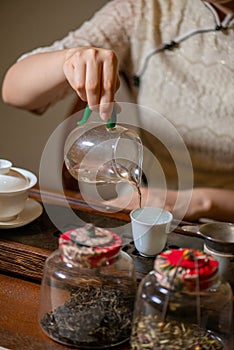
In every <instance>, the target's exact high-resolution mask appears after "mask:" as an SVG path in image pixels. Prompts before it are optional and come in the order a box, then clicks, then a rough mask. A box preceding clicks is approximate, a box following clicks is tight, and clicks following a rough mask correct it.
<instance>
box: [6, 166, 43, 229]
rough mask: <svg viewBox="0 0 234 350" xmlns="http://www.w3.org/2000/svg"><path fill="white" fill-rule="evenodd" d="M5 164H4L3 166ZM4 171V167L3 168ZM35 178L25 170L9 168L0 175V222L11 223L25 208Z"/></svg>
mask: <svg viewBox="0 0 234 350" xmlns="http://www.w3.org/2000/svg"><path fill="white" fill-rule="evenodd" d="M5 164H7V163H4V165H5ZM3 168H4V169H5V166H4V167H3ZM36 182H37V177H36V175H34V174H33V173H31V172H30V171H28V170H26V169H20V168H14V167H11V168H9V169H8V170H7V171H5V170H4V172H2V173H0V221H1V222H5V221H11V220H14V219H16V217H17V216H18V215H19V214H20V213H21V212H22V211H23V209H24V208H25V204H26V200H27V198H28V195H29V190H30V189H31V188H32V187H33V186H34V185H35V184H36Z"/></svg>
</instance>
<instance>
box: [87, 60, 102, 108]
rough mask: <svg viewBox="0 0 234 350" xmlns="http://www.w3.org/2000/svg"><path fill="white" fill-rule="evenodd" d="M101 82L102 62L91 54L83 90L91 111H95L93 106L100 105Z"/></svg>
mask: <svg viewBox="0 0 234 350" xmlns="http://www.w3.org/2000/svg"><path fill="white" fill-rule="evenodd" d="M101 82H102V62H100V61H99V60H98V59H97V58H96V54H93V55H92V57H91V58H89V60H88V62H87V64H86V82H85V89H86V95H87V101H88V104H89V106H90V108H91V109H96V107H95V106H97V105H99V103H100V94H101V92H100V91H101V87H100V85H101Z"/></svg>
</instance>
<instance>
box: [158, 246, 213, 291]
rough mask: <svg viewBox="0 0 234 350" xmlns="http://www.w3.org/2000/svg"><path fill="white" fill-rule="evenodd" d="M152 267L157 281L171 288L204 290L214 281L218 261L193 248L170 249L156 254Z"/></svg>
mask: <svg viewBox="0 0 234 350" xmlns="http://www.w3.org/2000/svg"><path fill="white" fill-rule="evenodd" d="M154 269H155V272H156V276H157V278H158V281H159V282H160V283H161V284H162V285H163V286H165V287H167V288H170V289H173V290H184V291H195V290H197V289H199V290H204V289H207V288H209V287H210V286H211V285H212V284H213V283H214V277H216V276H217V272H218V261H217V260H216V259H215V258H214V257H213V256H211V255H209V254H206V253H204V252H202V251H199V250H194V249H187V248H181V249H172V250H167V251H165V252H163V253H161V254H159V255H158V257H157V258H156V259H155V263H154Z"/></svg>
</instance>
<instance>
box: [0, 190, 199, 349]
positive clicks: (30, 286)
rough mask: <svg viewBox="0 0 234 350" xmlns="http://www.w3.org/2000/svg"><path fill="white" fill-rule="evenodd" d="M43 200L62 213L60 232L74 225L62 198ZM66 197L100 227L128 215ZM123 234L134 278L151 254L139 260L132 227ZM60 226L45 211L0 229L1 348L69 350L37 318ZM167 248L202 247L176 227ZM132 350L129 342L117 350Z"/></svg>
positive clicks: (148, 265)
mask: <svg viewBox="0 0 234 350" xmlns="http://www.w3.org/2000/svg"><path fill="white" fill-rule="evenodd" d="M30 197H31V198H33V199H36V200H37V201H41V197H40V192H39V191H38V190H37V189H33V190H32V191H31V193H30ZM43 198H44V200H43V201H44V203H45V202H46V207H47V208H52V209H54V210H56V213H57V214H56V215H59V213H60V212H61V215H60V217H61V225H62V227H63V231H65V230H67V229H69V228H70V227H71V226H72V223H71V222H69V225H68V222H67V217H66V213H67V211H66V208H64V204H65V201H64V198H62V197H61V196H60V195H59V194H54V193H49V192H47V193H46V194H45V196H43ZM66 201H67V202H68V203H69V205H70V207H71V208H72V209H73V210H74V212H75V213H76V214H77V215H79V217H81V218H82V220H84V221H85V222H92V223H94V224H95V225H96V226H100V227H106V228H108V227H116V228H117V227H119V226H121V225H122V226H124V225H127V224H129V222H130V219H129V213H128V212H127V211H125V212H124V211H122V212H118V213H103V212H102V211H101V208H100V211H99V210H94V209H92V208H91V207H89V206H88V205H87V204H85V203H84V202H83V201H82V198H81V197H80V195H79V193H73V192H71V191H67V192H66ZM126 227H128V229H127V230H126V231H128V232H125V234H126V235H123V250H125V251H126V252H127V253H128V254H130V255H131V256H132V258H133V260H134V263H135V268H136V273H137V279H138V281H139V280H140V279H141V278H142V276H143V275H145V274H146V273H148V272H149V271H150V270H151V269H152V267H153V261H154V259H152V258H143V257H141V256H140V255H139V254H138V252H137V251H136V250H135V247H134V245H133V243H132V239H131V232H129V227H130V225H127V226H126ZM60 233H61V230H60V229H58V228H57V227H56V226H55V225H54V224H53V223H52V222H51V220H50V218H49V217H48V214H47V212H46V210H45V209H44V210H43V213H42V215H41V216H40V217H39V218H37V219H36V220H35V221H33V222H32V223H30V224H27V225H25V226H23V227H19V228H14V229H0V286H1V287H0V347H1V346H2V347H5V348H8V349H11V350H47V349H48V350H56V349H57V350H58V349H61V350H62V349H63V350H65V349H71V348H70V347H67V346H63V345H60V344H58V343H56V342H54V341H52V340H51V339H50V338H48V337H47V336H46V335H45V334H44V333H43V332H42V330H41V328H40V327H39V324H38V320H37V314H38V308H39V297H40V282H41V277H42V271H43V266H44V263H45V259H46V258H47V257H48V255H49V254H51V252H52V251H53V250H55V249H57V246H58V236H59V234H60ZM167 246H168V247H194V248H196V249H202V246H203V242H202V240H201V239H200V238H197V237H195V236H194V235H193V234H192V233H188V232H186V233H185V232H184V231H182V230H181V229H180V227H177V228H176V229H175V230H174V232H172V233H171V234H170V235H169V239H168V244H167ZM118 349H119V350H127V349H130V346H129V344H128V343H126V344H124V345H122V346H119V347H116V350H118Z"/></svg>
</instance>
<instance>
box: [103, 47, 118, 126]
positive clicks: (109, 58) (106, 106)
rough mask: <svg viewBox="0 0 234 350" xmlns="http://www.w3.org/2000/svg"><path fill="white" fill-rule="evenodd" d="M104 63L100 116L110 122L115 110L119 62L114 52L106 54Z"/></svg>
mask: <svg viewBox="0 0 234 350" xmlns="http://www.w3.org/2000/svg"><path fill="white" fill-rule="evenodd" d="M105 55H106V56H105V60H104V62H103V71H102V84H101V96H100V116H101V118H102V119H103V120H105V121H106V120H108V119H109V118H110V116H111V113H112V109H113V102H114V96H115V92H116V90H117V88H118V84H119V79H118V61H117V58H116V55H115V54H114V52H113V51H108V52H106V53H105Z"/></svg>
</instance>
